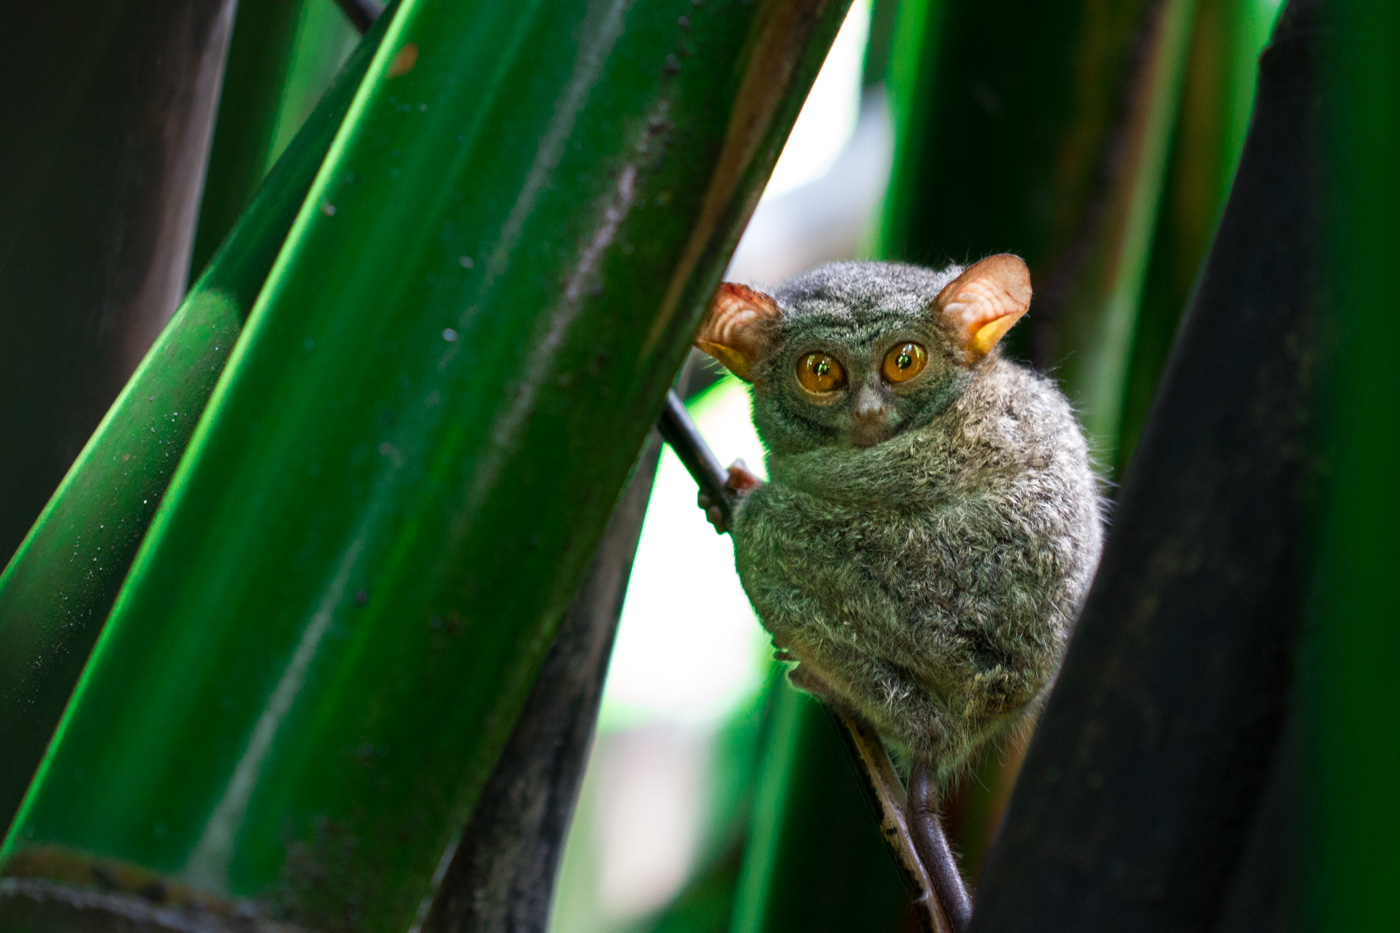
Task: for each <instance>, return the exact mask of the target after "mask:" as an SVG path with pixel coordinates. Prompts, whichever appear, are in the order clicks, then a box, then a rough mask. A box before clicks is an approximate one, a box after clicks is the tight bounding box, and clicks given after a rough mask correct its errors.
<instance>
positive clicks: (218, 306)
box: [0, 23, 387, 826]
mask: <svg viewBox="0 0 1400 933" xmlns="http://www.w3.org/2000/svg"><path fill="white" fill-rule="evenodd" d="M386 25H387V23H386ZM382 34H383V29H379V30H377V31H376V32H374V33H372V34H371V36H370V38H368V39H367V40H366V42H365V43H364V44H363V45H362V46H361V48H360V51H359V52H358V53H357V54H356V55H355V56H354V57H353V58H352V59H351V60H350V61H349V62H348V63H347V65H346V68H345V71H344V72H343V73H342V75H341V77H340V80H339V81H338V82H337V83H336V85H335V86H334V87H333V88H332V89H331V91H330V93H329V94H328V95H327V96H326V99H325V101H323V103H322V105H321V107H320V108H319V109H318V110H317V111H316V112H315V114H313V116H312V117H311V119H310V120H309V121H308V122H307V125H306V128H305V130H304V131H303V132H302V134H301V135H300V136H299V137H298V138H297V140H296V141H295V142H294V143H293V144H292V145H291V146H290V147H289V149H288V151H287V153H286V155H285V157H284V158H283V159H282V160H281V161H280V162H279V163H278V165H277V167H276V169H274V170H273V172H272V173H271V175H270V177H269V178H268V180H267V183H266V184H265V185H264V186H263V188H262V189H261V191H260V192H259V193H258V195H257V197H256V198H255V200H254V202H253V204H252V205H251V206H250V207H249V209H248V211H247V212H246V213H245V214H244V215H243V217H242V219H241V220H240V221H239V224H238V226H237V227H236V228H235V230H234V231H233V233H231V234H230V235H229V238H228V240H227V242H226V243H225V244H224V246H223V248H222V249H221V250H220V251H219V253H218V254H217V255H216V256H215V257H214V260H213V261H212V262H211V263H210V265H209V268H208V269H206V270H205V272H204V274H203V275H202V276H200V278H199V280H198V281H197V282H196V283H195V284H194V287H193V288H192V289H191V290H190V293H189V295H188V297H186V299H185V301H184V302H183V303H182V304H181V306H180V308H179V309H178V310H177V311H176V313H175V316H174V317H173V318H172V319H171V321H170V323H169V324H168V325H167V326H166V328H165V330H164V331H163V332H162V333H161V336H160V338H159V339H158V340H157V341H156V343H155V345H154V346H153V347H152V348H151V350H150V352H149V353H148V354H147V355H146V358H145V360H144V361H143V362H142V364H141V366H140V367H139V368H138V369H137V371H136V373H135V374H134V375H133V376H132V378H131V381H130V382H129V383H128V384H127V387H126V388H125V390H123V392H122V394H121V395H120V396H118V398H117V400H116V402H114V403H113V405H112V408H111V410H110V411H108V413H107V416H106V417H105V418H104V419H103V421H102V423H101V424H100V425H99V426H98V428H97V430H96V432H94V434H93V436H92V437H91V438H90V439H89V441H88V443H87V446H86V447H84V448H83V452H82V454H81V455H79V457H78V459H77V460H76V461H74V463H73V466H72V467H71V468H70V469H69V471H68V474H67V476H65V477H64V479H63V482H62V484H61V485H60V486H59V488H58V490H57V491H56V492H55V493H54V495H53V498H52V499H50V500H49V503H48V505H47V506H46V507H45V508H44V511H43V513H42V514H41V515H40V516H39V519H38V520H37V521H36V522H35V523H34V527H33V528H32V529H31V530H30V532H29V534H28V536H27V537H26V538H25V539H24V542H23V543H22V544H21V546H20V548H19V550H17V551H16V552H15V556H14V558H13V559H12V560H11V561H10V563H9V565H8V566H7V567H6V568H5V571H4V574H3V575H0V747H3V748H4V749H5V750H6V754H5V755H4V756H0V825H5V826H8V825H9V821H10V818H11V817H12V816H13V815H14V812H15V810H16V808H18V806H19V803H20V800H21V798H22V797H23V795H24V791H25V788H26V787H28V785H29V781H30V778H31V777H32V776H33V775H34V769H35V768H36V767H37V766H38V764H39V759H40V757H41V756H42V755H43V753H44V748H45V746H47V745H48V742H49V738H50V736H52V735H53V730H54V727H55V726H56V725H57V724H58V720H59V716H60V715H61V714H62V712H63V708H64V706H65V705H66V704H67V702H68V698H69V696H70V695H71V694H72V691H73V685H74V684H75V683H77V680H78V675H79V674H80V673H81V672H82V669H83V664H84V663H85V662H86V661H87V658H88V653H89V651H90V650H91V648H92V645H93V643H94V642H95V641H96V640H97V636H98V633H99V632H100V631H101V628H102V625H103V623H104V622H105V621H106V619H107V613H108V611H109V610H110V609H111V607H112V603H113V602H114V601H115V600H116V597H117V591H118V589H119V588H120V587H121V585H122V581H123V580H124V579H125V577H126V574H127V570H128V569H129V568H130V566H131V562H132V559H133V558H134V557H135V555H136V549H137V547H138V546H139V545H140V544H141V541H142V539H143V538H144V536H145V534H146V530H147V528H148V527H149V525H150V522H151V518H152V516H153V515H154V514H155V511H156V507H157V506H158V505H159V504H160V502H161V498H162V497H163V496H164V495H165V490H166V487H167V485H168V484H169V482H170V478H171V476H172V475H173V474H174V472H175V468H176V466H177V464H178V463H179V462H180V458H181V456H182V455H183V453H184V451H185V447H186V445H187V444H188V443H189V439H190V436H191V435H192V434H193V433H194V429H195V424H196V423H197V422H198V420H199V417H200V415H201V413H202V412H203V411H204V407H205V405H206V403H207V402H208V401H209V396H210V394H211V393H212V392H213V391H214V385H215V383H216V381H217V380H218V378H219V375H220V374H221V373H222V372H223V369H224V365H225V363H227V361H228V358H229V356H230V355H231V354H232V352H233V348H234V345H235V343H236V342H237V340H238V337H239V333H240V332H241V331H242V328H243V324H244V321H245V320H246V319H247V316H248V312H249V311H250V310H251V309H252V306H253V302H254V300H255V299H256V298H257V295H258V292H259V291H260V290H261V288H262V285H263V282H264V280H265V279H266V278H267V273H268V271H269V270H270V269H271V268H272V263H273V261H274V260H275V259H276V258H277V254H278V252H279V251H280V250H281V248H282V244H283V241H284V240H285V238H286V236H287V231H288V230H289V229H290V228H291V225H292V221H293V220H294V219H295V218H296V216H297V212H298V211H299V210H300V208H301V205H302V202H303V201H304V200H305V198H306V193H307V191H308V190H309V189H310V187H311V182H312V181H313V180H314V178H315V177H316V172H317V170H318V169H319V168H320V166H321V161H322V160H323V159H324V158H325V155H326V151H327V150H328V149H329V148H330V144H331V140H332V138H333V137H334V135H335V132H336V130H337V129H338V128H339V126H340V122H341V120H342V119H343V118H344V116H345V113H346V111H347V110H348V109H349V106H350V101H351V99H352V98H353V96H354V93H355V89H356V87H357V86H358V85H359V82H360V79H361V77H363V75H364V72H365V69H366V68H368V67H369V62H370V59H371V57H372V56H373V54H374V49H375V47H376V44H377V42H378V39H379V37H380V36H381V35H382Z"/></svg>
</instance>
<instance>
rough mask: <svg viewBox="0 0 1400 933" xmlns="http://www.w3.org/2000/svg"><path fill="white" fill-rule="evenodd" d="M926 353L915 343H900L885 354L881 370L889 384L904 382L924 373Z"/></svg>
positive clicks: (926, 360) (926, 359)
mask: <svg viewBox="0 0 1400 933" xmlns="http://www.w3.org/2000/svg"><path fill="white" fill-rule="evenodd" d="M927 362H928V353H927V352H925V351H924V348H923V347H921V346H919V345H918V344H917V343H901V344H900V345H899V346H897V347H893V348H892V349H891V350H890V352H888V353H886V354H885V365H884V366H882V367H881V370H882V371H883V372H884V374H885V379H887V380H888V381H890V382H904V381H905V380H906V379H913V378H914V377H915V376H917V375H918V374H919V373H921V372H923V371H924V364H925V363H927Z"/></svg>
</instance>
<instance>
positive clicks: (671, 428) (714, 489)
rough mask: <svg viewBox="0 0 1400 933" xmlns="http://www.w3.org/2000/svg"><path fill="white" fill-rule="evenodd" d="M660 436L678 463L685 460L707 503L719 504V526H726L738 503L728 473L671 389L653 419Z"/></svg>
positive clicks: (678, 397)
mask: <svg viewBox="0 0 1400 933" xmlns="http://www.w3.org/2000/svg"><path fill="white" fill-rule="evenodd" d="M656 427H657V429H658V430H659V431H660V432H661V437H662V438H663V439H664V440H665V441H666V443H667V444H670V445H671V449H672V450H673V451H675V453H676V456H677V457H679V458H680V461H681V463H683V464H685V468H686V470H687V471H688V472H689V473H690V475H691V478H692V479H694V480H695V484H696V485H697V486H699V487H700V491H701V492H702V493H704V494H705V495H706V496H707V497H709V500H710V502H711V503H713V504H714V505H716V506H718V507H719V510H720V514H721V516H722V517H723V521H724V524H723V526H722V528H723V529H728V528H729V523H730V521H731V520H732V519H733V518H734V509H735V507H736V506H737V505H738V501H739V500H738V496H737V495H736V494H735V492H734V490H732V489H730V488H729V485H728V482H729V473H728V471H727V470H725V469H724V467H722V466H720V462H719V458H718V457H716V456H715V455H714V452H713V451H712V450H710V447H709V445H708V444H706V443H705V438H704V437H702V436H701V434H700V429H699V428H697V427H696V426H695V422H694V421H692V420H690V414H689V413H688V412H686V410H685V403H684V402H682V401H681V399H680V396H678V395H677V394H676V393H675V392H674V391H671V392H667V393H666V404H665V405H664V406H662V408H661V417H660V418H658V419H657V422H656Z"/></svg>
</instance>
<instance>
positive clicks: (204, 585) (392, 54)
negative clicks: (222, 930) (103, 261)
mask: <svg viewBox="0 0 1400 933" xmlns="http://www.w3.org/2000/svg"><path fill="white" fill-rule="evenodd" d="M844 9H845V5H844V4H841V3H828V4H821V3H815V4H810V5H807V6H802V7H798V8H794V7H793V6H791V5H786V4H775V3H773V4H760V5H754V4H747V3H740V2H733V3H715V4H712V5H711V6H710V7H709V8H707V13H706V15H705V16H704V17H695V18H693V19H691V18H690V17H689V16H688V15H687V14H689V13H691V12H693V8H692V6H691V4H690V3H689V0H686V2H685V3H680V2H675V3H670V4H663V5H659V6H658V5H652V6H649V7H645V8H643V7H637V8H632V9H629V10H624V9H621V8H617V7H603V6H602V5H596V6H581V5H577V4H573V3H565V2H547V0H536V2H534V3H533V4H531V5H530V6H529V7H528V8H526V9H525V10H523V11H522V10H516V9H506V8H503V7H494V6H490V5H486V6H476V5H472V6H463V5H461V4H456V3H448V2H437V0H421V2H408V3H405V4H403V5H402V6H401V7H400V8H399V10H398V12H397V14H396V16H395V18H394V20H393V22H392V24H390V26H389V31H388V34H387V36H386V38H385V40H384V45H383V47H382V48H381V49H380V50H379V52H378V54H377V55H376V57H375V59H374V62H373V64H372V65H371V67H370V69H369V72H368V75H367V77H366V79H365V81H364V83H363V84H362V85H361V87H360V89H359V91H358V92H357V96H356V98H355V101H354V103H353V104H352V105H351V107H350V109H349V112H348V116H347V118H346V122H345V125H344V126H343V128H342V129H341V131H340V134H339V136H338V137H337V139H336V141H335V143H334V144H333V145H332V146H331V149H330V152H329V155H328V157H327V159H326V162H325V164H324V165H323V166H322V168H321V169H320V172H319V174H318V176H317V179H316V181H315V183H314V184H313V186H312V188H311V191H310V194H309V196H308V197H307V198H306V201H305V204H304V205H302V207H301V210H300V212H299V214H298V217H297V219H296V221H295V223H294V224H293V226H292V228H291V231H290V233H289V235H288V237H287V241H286V244H285V245H284V247H283V249H282V251H281V253H280V255H279V256H278V258H277V261H276V263H275V264H274V265H273V267H272V269H271V272H270V273H269V275H268V277H267V281H266V283H265V284H264V286H263V288H262V290H261V292H260V294H259V296H258V299H257V302H256V304H255V306H254V309H253V312H252V315H251V317H250V319H249V321H248V323H247V325H246V327H245V329H244V332H243V334H242V336H241V337H240V340H239V343H238V345H237V348H236V349H235V352H234V355H233V357H232V359H231V360H230V361H229V364H228V367H227V370H226V372H225V373H224V375H223V376H222V377H221V379H220V382H219V384H218V387H217V388H216V390H215V393H214V396H213V398H212V399H211V401H210V403H209V406H208V408H207V410H206V411H205V413H204V415H203V418H202V420H201V422H200V424H199V426H198V428H197V429H196V432H195V434H194V436H193V438H192V439H191V442H190V446H189V449H188V451H187V452H186V454H185V457H184V459H183V460H182V461H181V464H180V467H179V468H178V471H177V473H176V475H175V477H174V479H173V481H172V483H171V487H170V490H169V492H168V494H167V496H166V498H165V501H164V502H162V504H161V507H160V510H159V513H158V514H157V516H156V517H155V519H154V521H153V523H152V525H151V528H150V531H149V533H148V534H147V536H146V538H145V540H144V541H143V542H142V545H141V551H140V553H139V554H138V556H137V558H136V560H135V563H134V565H133V567H132V571H131V574H130V576H129V578H128V579H127V581H126V582H125V584H124V586H123V588H122V590H121V593H120V595H119V597H118V599H117V603H116V605H115V607H114V610H113V613H112V616H111V618H110V620H109V621H108V624H107V627H106V629H105V631H104V634H103V638H102V640H101V642H100V643H99V645H98V646H97V648H96V649H95V651H94V654H93V658H92V660H91V662H90V663H89V665H88V668H87V670H86V672H85V675H84V678H83V680H82V682H81V683H80V685H79V686H78V688H77V692H76V694H75V697H74V700H73V703H72V705H71V706H70V708H69V710H68V712H67V714H66V716H65V718H64V720H63V722H62V724H61V725H60V727H59V731H58V733H57V735H56V738H55V740H54V744H53V746H52V748H51V750H50V753H49V755H48V756H47V757H46V759H45V761H44V764H43V766H42V769H41V771H40V773H39V775H38V777H37V778H36V779H35V782H34V785H33V787H32V789H31V791H30V793H29V796H28V797H27V798H26V801H25V804H24V807H23V809H22V811H21V813H20V815H19V816H18V817H17V818H16V821H15V824H14V826H13V828H12V831H11V834H10V836H9V837H8V839H7V841H6V848H5V850H4V853H5V856H6V858H7V859H9V860H10V861H8V862H7V863H6V864H7V865H15V864H19V861H18V857H19V856H22V855H23V854H24V853H25V852H29V851H33V850H35V849H36V848H39V847H60V848H66V849H72V850H81V851H84V852H87V853H92V854H94V855H100V856H103V857H106V858H112V859H120V860H126V861H131V862H136V863H139V864H141V865H144V866H146V867H147V868H149V869H152V870H156V871H160V872H163V873H166V874H167V875H168V876H169V877H171V878H173V879H175V880H178V881H181V882H184V883H187V884H191V885H194V886H196V887H200V888H203V889H206V890H211V891H214V892H217V893H220V894H224V895H229V896H234V897H251V898H258V899H260V900H262V901H264V902H266V903H270V904H271V905H274V906H275V907H276V909H277V910H279V911H285V912H286V913H288V914H290V915H291V916H293V917H295V918H298V919H299V920H302V921H304V922H307V923H309V924H311V925H313V926H317V925H324V926H333V925H336V924H339V923H341V922H343V921H344V920H345V919H346V918H349V919H351V920H353V921H355V922H357V923H358V924H359V925H360V926H362V927H363V928H365V929H382V930H393V929H402V928H403V927H404V926H406V925H407V924H408V923H409V921H411V919H412V917H413V915H414V912H415V910H416V908H417V906H418V902H419V900H420V899H421V897H422V896H423V894H424V892H425V891H426V890H427V888H428V885H429V882H430V879H431V877H432V875H433V870H434V868H435V866H436V864H437V863H438V861H439V859H440V857H441V853H442V852H443V851H444V850H445V849H446V847H447V845H448V843H449V842H450V840H451V838H452V835H453V833H454V832H455V828H456V827H457V826H458V825H459V824H460V822H461V821H462V820H464V818H465V817H466V815H467V814H468V813H469V812H470V809H471V806H472V803H473V800H474V798H475V795H476V793H477V792H478V790H479V788H480V787H481V784H482V782H483V781H484V779H485V777H486V774H487V773H488V772H489V770H490V767H491V765H492V763H493V761H494V759H495V756H496V753H497V751H498V750H499V748H500V746H501V744H502V742H503V741H504V740H505V737H506V735H507V733H508V732H509V729H510V726H511V723H512V720H513V718H514V716H515V713H516V712H517V711H518V709H519V706H520V703H521V702H522V700H523V698H524V694H525V691H526V690H527V688H528V687H529V685H530V678H531V676H532V674H533V672H534V669H535V667H536V666H537V664H538V663H539V661H540V659H541V658H542V656H543V654H544V652H545V650H546V649H547V647H548V644H549V639H550V635H551V633H552V630H553V627H554V625H555V623H556V622H557V620H558V617H559V615H560V613H561V612H562V611H563V609H564V608H565V607H566V606H567V605H568V603H569V600H570V598H571V597H572V593H573V589H574V587H575V586H576V585H577V583H578V580H579V576H580V574H581V573H582V571H583V569H584V565H585V564H586V562H587V560H588V558H589V556H590V555H591V553H592V550H593V546H594V543H595V542H596V540H597V538H598V536H599V534H600V533H601V531H602V527H603V524H604V523H605V521H606V519H607V517H608V513H609V512H610V510H611V508H612V505H613V503H614V501H615V500H616V496H617V492H618V490H619V489H620V488H621V485H622V483H623V481H624V480H625V478H626V475H627V472H628V469H629V468H630V467H631V465H632V463H633V461H634V459H635V457H636V452H637V450H638V449H639V447H640V445H641V443H642V440H643V438H644V437H645V435H646V432H647V430H648V428H649V425H650V422H651V420H652V418H653V417H654V414H655V411H656V410H657V408H658V405H659V402H660V399H661V396H662V394H663V393H664V392H665V390H666V389H667V387H668V385H669V383H670V381H671V377H672V376H673V374H674V372H675V370H676V368H677V366H678V364H679V362H680V359H681V356H682V355H683V353H684V352H685V347H686V345H687V343H688V342H689V338H690V334H691V332H692V330H693V328H694V326H695V323H696V319H697V317H698V314H699V312H700V310H701V307H702V305H703V303H704V300H705V299H706V298H707V297H708V295H709V294H710V292H711V291H712V289H713V288H714V285H715V283H716V282H717V280H718V277H719V274H720V271H721V269H722V265H723V263H724V261H725V260H726V259H727V257H728V255H729V253H730V252H731V250H732V248H733V245H734V242H735V240H736V239H737V234H738V228H739V226H740V224H741V222H742V221H743V219H744V218H745V216H746V213H747V210H748V206H749V205H751V204H752V202H753V199H754V196H755V195H756V191H757V188H758V186H759V185H760V184H761V183H762V181H763V179H764V178H765V177H766V175H767V173H768V171H769V170H770V169H771V166H772V163H773V161H774V160H775V159H776V157H777V153H778V151H779V148H780V146H781V143H782V140H783V138H784V136H785V135H786V132H787V129H788V127H789V126H790V124H791V122H792V120H793V118H794V117H795V116H796V112H797V108H798V105H799V104H800V101H801V96H802V94H803V92H804V91H805V89H806V87H807V86H808V85H809V84H810V82H811V80H812V78H813V76H814V75H815V71H816V67H817V65H818V64H819V62H820V58H821V53H822V51H823V50H824V49H825V48H826V46H827V45H828V44H829V42H830V39H831V37H832V36H833V35H834V33H835V30H836V26H837V25H838V24H839V22H840V18H841V15H842V14H843V13H844ZM736 50H742V55H736ZM298 200H300V199H299V198H298ZM600 438H605V439H606V442H603V443H600V441H599V439H600ZM133 683H139V684H141V690H140V691H138V692H133V691H132V690H131V685H132V684H133ZM0 927H3V923H0Z"/></svg>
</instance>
